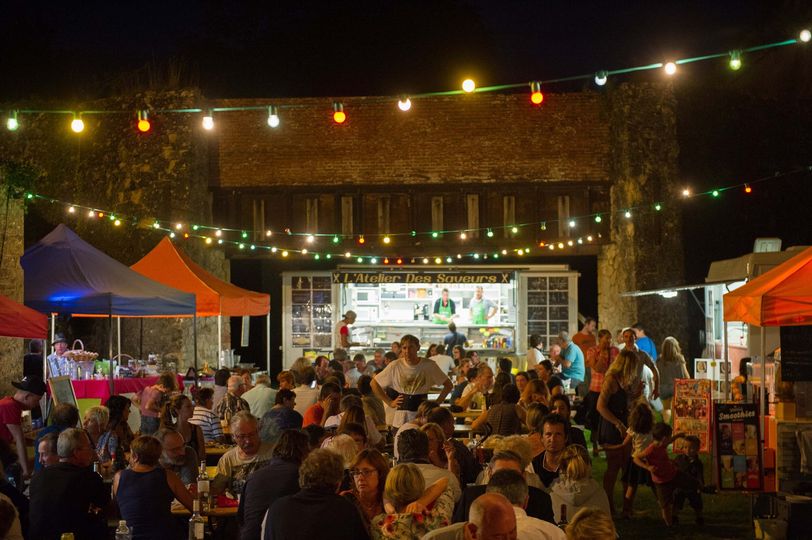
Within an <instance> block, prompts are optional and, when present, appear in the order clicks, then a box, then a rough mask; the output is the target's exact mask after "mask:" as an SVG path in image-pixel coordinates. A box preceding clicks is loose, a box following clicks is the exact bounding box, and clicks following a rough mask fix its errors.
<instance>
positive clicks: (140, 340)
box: [138, 317, 144, 359]
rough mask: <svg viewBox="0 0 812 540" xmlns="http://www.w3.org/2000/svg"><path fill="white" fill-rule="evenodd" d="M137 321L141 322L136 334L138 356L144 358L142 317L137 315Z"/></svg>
mask: <svg viewBox="0 0 812 540" xmlns="http://www.w3.org/2000/svg"><path fill="white" fill-rule="evenodd" d="M138 321H139V322H140V323H141V325H140V326H141V328H140V330H139V335H138V358H139V359H143V358H144V317H138Z"/></svg>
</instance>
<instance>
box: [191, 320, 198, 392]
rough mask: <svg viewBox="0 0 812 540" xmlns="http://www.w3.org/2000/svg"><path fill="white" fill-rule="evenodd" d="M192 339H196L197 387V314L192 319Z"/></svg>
mask: <svg viewBox="0 0 812 540" xmlns="http://www.w3.org/2000/svg"><path fill="white" fill-rule="evenodd" d="M192 325H193V327H192V337H193V338H194V355H195V385H196V384H197V312H195V314H194V316H193V317H192Z"/></svg>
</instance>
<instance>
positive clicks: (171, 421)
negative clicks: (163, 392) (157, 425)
mask: <svg viewBox="0 0 812 540" xmlns="http://www.w3.org/2000/svg"><path fill="white" fill-rule="evenodd" d="M194 412H195V407H194V405H192V400H191V399H189V398H188V397H187V396H185V395H183V394H177V395H176V396H174V397H172V398H170V400H169V401H168V402H167V403H166V405H164V410H163V412H162V413H161V427H164V428H172V429H175V430H177V432H178V433H180V434H181V436H182V437H183V441H184V443H185V444H186V446H188V447H190V448H191V449H192V450H194V451H195V453H196V454H197V457H198V459H201V458H203V457H205V455H206V440H205V439H204V437H203V430H202V429H201V428H200V426H197V425H195V424H192V423H190V422H189V420H190V419H191V418H192V416H193V415H194Z"/></svg>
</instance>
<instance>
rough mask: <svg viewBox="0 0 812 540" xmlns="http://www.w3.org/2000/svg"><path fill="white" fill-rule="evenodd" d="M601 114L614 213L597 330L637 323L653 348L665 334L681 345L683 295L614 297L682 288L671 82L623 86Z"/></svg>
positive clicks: (604, 252) (601, 268) (602, 264)
mask: <svg viewBox="0 0 812 540" xmlns="http://www.w3.org/2000/svg"><path fill="white" fill-rule="evenodd" d="M606 110H607V118H608V121H609V124H610V130H611V131H610V137H611V151H612V165H611V171H610V177H611V179H612V190H611V209H612V214H611V216H607V217H608V218H609V219H611V223H610V229H609V230H610V232H609V234H610V238H609V242H608V243H607V244H606V245H605V246H604V247H603V248H602V249H601V253H600V255H599V257H598V290H599V296H598V311H599V318H600V321H601V326H602V327H604V328H609V329H611V330H612V331H613V332H614V331H616V330H617V329H618V328H621V327H623V326H628V325H630V324H633V323H635V322H640V323H641V324H642V325H643V326H644V327H645V328H647V333H648V334H649V335H650V336H651V337H652V339H654V340H655V341H656V342H657V345H658V347H659V345H660V343H661V342H662V340H663V338H665V337H666V336H669V335H672V336H674V337H676V338H677V339H678V340H679V341H680V343H682V344H684V345H685V344H687V339H688V335H687V333H686V330H685V329H686V326H687V324H686V320H685V318H686V317H687V313H688V311H687V304H686V297H685V294H686V293H680V294H679V295H678V296H677V297H676V298H670V299H666V298H663V297H661V296H659V295H654V296H643V297H622V296H620V294H621V293H622V292H625V291H634V290H650V289H660V288H665V287H668V286H677V285H681V284H684V264H683V246H682V237H681V228H682V227H681V211H680V208H679V203H678V200H679V199H678V197H679V192H680V191H679V190H680V187H679V185H678V169H677V166H678V164H677V156H678V152H679V148H678V146H677V138H676V100H675V98H674V94H673V92H672V89H671V87H670V85H662V84H634V85H632V84H622V85H620V86H618V87H617V88H615V89H613V90H612V91H611V92H610V93H609V94H608V95H607V97H606ZM656 203H660V204H661V210H659V211H658V210H656V208H655V204H656ZM626 209H631V212H632V218H631V219H627V218H625V217H624V212H625V210H626Z"/></svg>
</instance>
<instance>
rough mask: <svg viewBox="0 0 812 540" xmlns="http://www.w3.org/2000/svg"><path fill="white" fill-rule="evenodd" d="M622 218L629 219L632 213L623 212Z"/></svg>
mask: <svg viewBox="0 0 812 540" xmlns="http://www.w3.org/2000/svg"><path fill="white" fill-rule="evenodd" d="M623 217H625V218H626V219H631V217H632V213H631V212H630V211H629V210H626V211H625V212H623Z"/></svg>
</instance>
